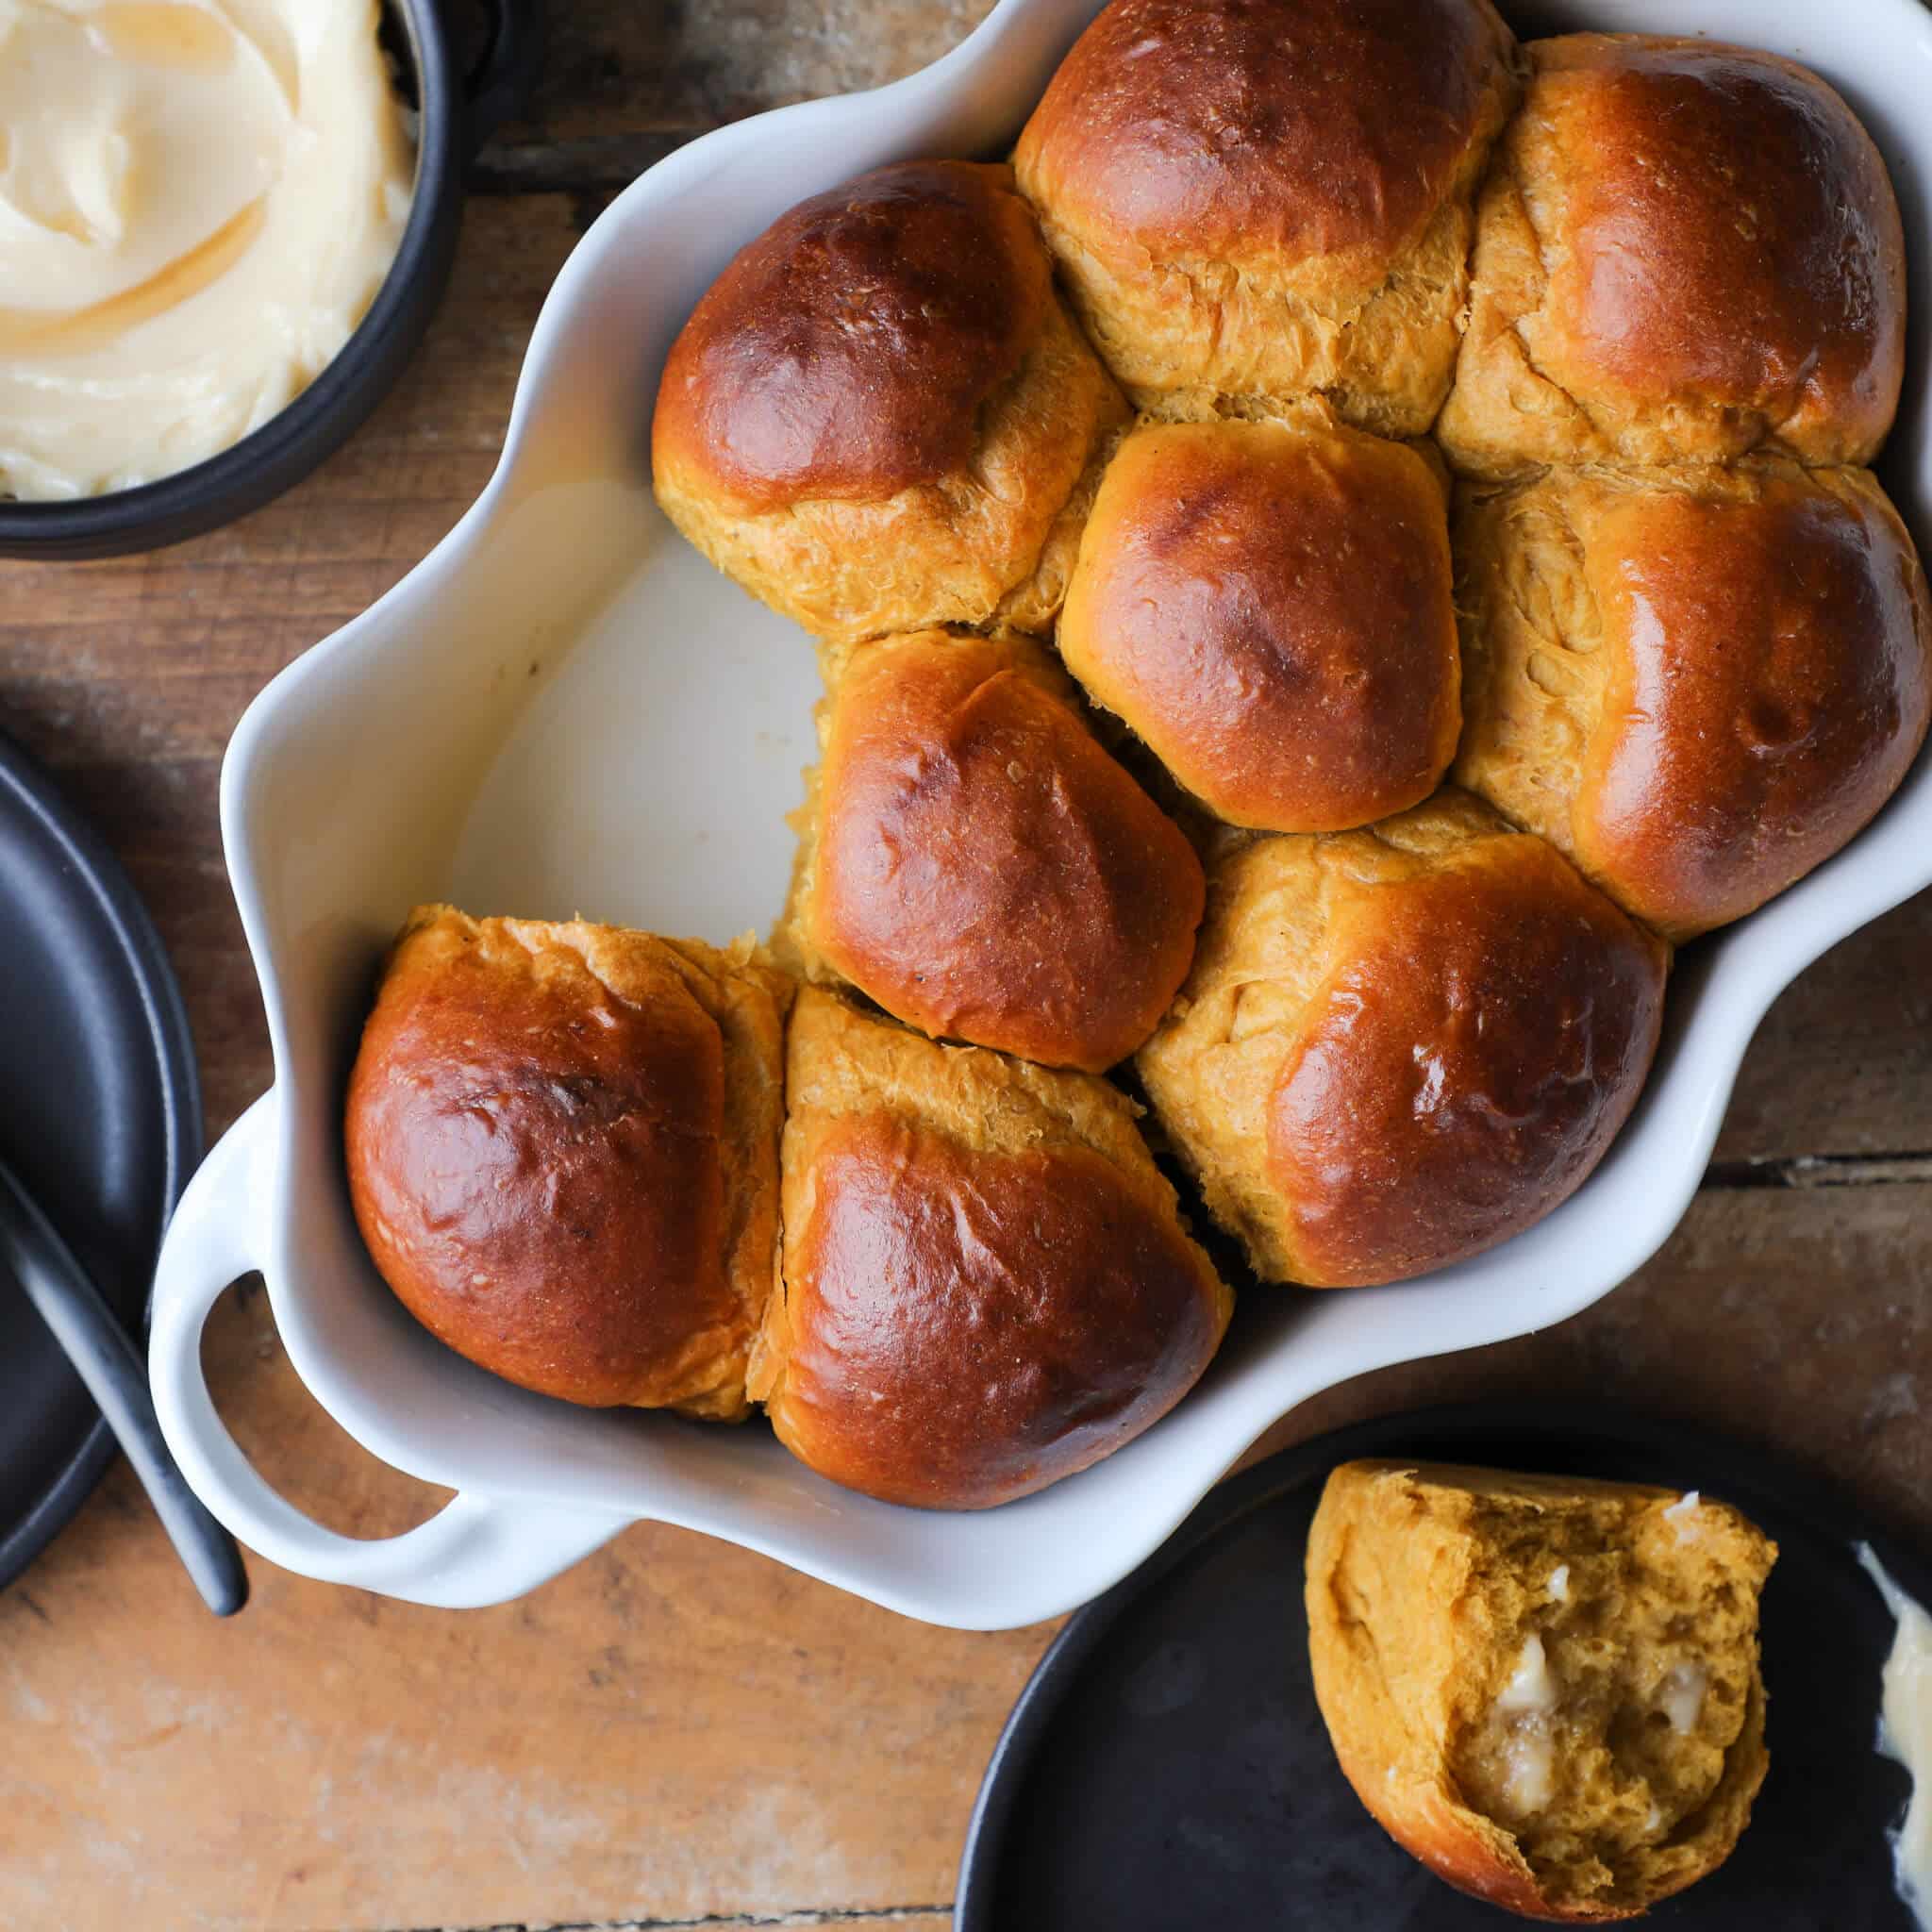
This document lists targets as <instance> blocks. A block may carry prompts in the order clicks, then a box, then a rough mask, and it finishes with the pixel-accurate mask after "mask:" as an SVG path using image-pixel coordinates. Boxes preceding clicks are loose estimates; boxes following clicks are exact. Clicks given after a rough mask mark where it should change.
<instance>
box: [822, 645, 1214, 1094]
mask: <svg viewBox="0 0 1932 1932" xmlns="http://www.w3.org/2000/svg"><path fill="white" fill-rule="evenodd" d="M830 668H831V670H832V692H831V696H830V698H829V699H828V700H827V702H826V705H825V707H824V710H823V711H822V714H821V721H822V729H823V733H824V762H823V764H822V765H821V767H820V770H819V773H818V775H817V778H816V781H815V783H814V785H813V788H812V793H811V798H810V801H809V803H808V814H809V818H808V824H807V825H806V828H805V840H806V847H807V855H806V858H805V859H804V862H803V868H802V873H801V879H800V887H801V890H800V892H799V895H798V901H797V906H796V908H795V913H794V921H795V923H794V927H793V937H794V939H795V941H796V942H797V946H798V951H799V953H800V954H801V955H802V957H803V959H804V962H805V965H806V970H807V971H808V972H810V973H812V974H814V975H815V976H824V975H825V974H828V973H829V974H837V975H839V976H841V977H843V978H845V979H848V980H850V981H851V982H852V983H853V984H854V985H856V986H858V987H859V988H860V989H862V990H863V991H865V992H867V993H868V994H870V995H871V996H872V998H874V1000H876V1001H877V1002H878V1003H879V1005H881V1006H882V1007H884V1008H886V1009H887V1011H889V1012H891V1013H893V1014H896V1015H897V1016H898V1017H899V1018H900V1019H902V1020H904V1021H906V1022H908V1024H911V1025H914V1026H918V1027H920V1028H921V1029H923V1030H924V1032H927V1033H930V1034H933V1035H935V1036H939V1037H943V1038H947V1039H954V1040H964V1041H973V1042H974V1043H976V1044H978V1045H982V1046H992V1047H998V1048H1000V1049H1001V1050H1003V1051H1005V1052H1008V1053H1018V1054H1024V1056H1025V1057H1026V1058H1029V1059H1035V1060H1041V1061H1044V1062H1045V1063H1047V1064H1048V1065H1052V1066H1073V1067H1084V1068H1086V1069H1088V1070H1089V1071H1091V1072H1095V1073H1097V1072H1099V1071H1101V1070H1102V1069H1104V1068H1107V1067H1109V1066H1112V1065H1113V1064H1114V1063H1115V1062H1116V1061H1118V1060H1121V1059H1124V1058H1126V1056H1127V1055H1128V1054H1130V1053H1131V1052H1133V1050H1134V1049H1135V1048H1136V1047H1137V1046H1139V1045H1140V1044H1141V1041H1143V1040H1145V1039H1146V1038H1147V1036H1148V1034H1149V1033H1151V1032H1152V1031H1153V1030H1154V1025H1155V1023H1156V1021H1158V1019H1159V1017H1160V1015H1161V1014H1162V1013H1163V1012H1164V1011H1165V1010H1166V1009H1167V1007H1168V1004H1169V1002H1170V1001H1171V1000H1172V999H1173V998H1174V992H1175V991H1176V989H1177V988H1178V987H1179V986H1180V983H1181V980H1182V978H1183V977H1184V976H1185V975H1186V973H1187V970H1188V962H1189V961H1190V960H1191V958H1192V957H1193V951H1194V929H1195V927H1196V926H1197V925H1199V924H1200V922H1201V909H1202V906H1203V903H1204V900H1205V891H1206V889H1205V885H1204V882H1203V878H1202V873H1201V863H1200V860H1199V859H1198V858H1196V857H1195V856H1194V851H1193V848H1192V847H1191V845H1190V844H1189V843H1188V841H1187V840H1186V839H1185V838H1184V837H1182V835H1181V833H1180V831H1179V829H1178V828H1177V827H1176V826H1175V825H1174V822H1173V821H1172V820H1171V819H1169V818H1168V817H1167V816H1166V814H1165V813H1163V812H1162V811H1161V810H1160V808H1158V806H1157V805H1156V804H1155V803H1154V801H1153V800H1152V799H1150V798H1149V797H1148V796H1147V794H1146V793H1145V792H1144V791H1142V790H1141V787H1140V786H1139V785H1138V784H1136V783H1135V781H1134V780H1133V778H1132V777H1130V776H1129V775H1128V774H1127V773H1126V772H1125V771H1124V769H1123V768H1122V767H1121V766H1120V765H1119V764H1118V763H1117V762H1116V761H1115V760H1114V759H1113V758H1111V757H1110V756H1109V755H1108V753H1107V752H1106V751H1105V750H1104V749H1103V748H1102V747H1101V745H1100V744H1099V742H1098V741H1096V740H1095V739H1094V737H1093V735H1092V733H1091V732H1090V731H1089V730H1088V728H1087V725H1086V724H1085V723H1084V722H1083V720H1082V719H1081V717H1080V715H1079V713H1078V711H1077V710H1076V709H1075V708H1074V704H1073V702H1072V693H1071V690H1070V687H1069V686H1068V683H1067V680H1066V678H1065V676H1064V675H1063V674H1062V673H1061V672H1060V670H1059V668H1058V665H1057V664H1056V663H1055V662H1054V660H1053V658H1051V657H1050V656H1049V654H1048V653H1047V652H1045V651H1044V650H1042V649H1041V647H1040V646H1039V645H1038V644H1036V643H1034V642H1032V641H1030V640H1029V639H1026V638H1024V637H1020V636H1017V635H1015V634H1012V633H1007V634H1004V635H1001V636H998V637H991V638H975V637H967V638H960V637H952V636H949V635H947V634H946V633H945V632H942V631H922V632H919V633H917V634H915V635H913V636H910V637H900V638H891V639H886V640H884V641H880V642H877V643H874V644H868V645H866V646H864V647H863V648H862V649H860V650H858V651H857V652H854V653H852V654H850V655H849V656H848V657H846V658H843V659H841V660H838V661H835V662H833V663H832V664H831V666H830Z"/></svg>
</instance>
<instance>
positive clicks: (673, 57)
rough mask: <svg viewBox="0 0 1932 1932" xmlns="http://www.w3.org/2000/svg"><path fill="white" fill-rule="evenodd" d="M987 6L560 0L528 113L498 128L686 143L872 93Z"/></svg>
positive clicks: (924, 1)
mask: <svg viewBox="0 0 1932 1932" xmlns="http://www.w3.org/2000/svg"><path fill="white" fill-rule="evenodd" d="M991 8H992V0H921V4H919V5H917V6H907V5H904V4H893V0H888V4H886V5H884V6H881V5H879V4H878V0H814V4H812V5H808V6H802V5H800V4H799V0H732V4H731V5H729V6H716V5H707V4H703V0H669V4H666V5H660V6H649V7H640V6H638V5H637V4H636V0H572V4H571V5H570V6H568V7H557V8H552V9H551V26H550V45H549V48H548V50H547V53H546V57H545V60H544V65H543V70H542V74H541V78H540V80H539V83H538V87H537V92H536V95H535V98H534V100H533V101H532V104H531V108H530V112H529V114H528V116H527V118H526V119H525V121H524V122H523V123H521V124H519V125H516V126H514V127H511V128H509V129H507V130H506V144H512V145H515V144H522V145H525V146H530V147H540V146H550V147H554V146H556V145H557V144H558V143H562V142H571V141H575V140H581V139H590V140H597V139H609V138H611V137H623V136H627V135H636V134H644V135H666V136H673V137H689V136H691V135H693V134H699V133H703V132H705V131H706V130H707V129H708V128H711V127H716V126H719V125H723V124H724V122H727V121H737V120H740V119H741V118H742V117H743V116H745V115H746V114H755V113H758V112H760V111H761V110H762V109H764V108H775V107H783V106H785V105H786V104H787V103H789V102H791V101H803V100H811V99H815V98H816V97H818V96H819V95H821V94H841V93H853V92H858V90H860V89H863V88H870V87H878V86H881V85H883V84H884V83H885V82H887V81H889V80H894V79H897V78H898V77H899V76H900V75H904V74H910V73H911V72H912V71H913V70H914V69H915V68H920V67H924V66H926V65H927V64H928V63H930V62H931V61H934V60H937V59H938V58H939V57H940V56H941V54H943V53H945V52H946V51H947V50H948V49H949V48H951V47H953V46H954V45H956V44H957V43H958V42H959V41H961V40H963V39H964V38H965V36H966V35H967V33H968V32H969V31H970V30H971V29H972V28H973V27H974V26H976V25H978V24H979V22H980V21H981V20H983V19H984V18H985V17H986V15H987V14H988V13H989V12H991Z"/></svg>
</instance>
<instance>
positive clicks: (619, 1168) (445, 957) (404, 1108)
mask: <svg viewBox="0 0 1932 1932" xmlns="http://www.w3.org/2000/svg"><path fill="white" fill-rule="evenodd" d="M790 997H791V987H790V983H789V982H788V981H787V980H786V979H785V978H784V977H783V975H781V974H777V973H774V972H773V971H771V970H770V969H769V968H768V967H765V966H763V965H761V964H760V963H758V960H757V959H756V958H754V957H753V956H752V952H751V949H750V947H749V946H740V947H737V948H734V949H732V950H730V951H728V952H720V951H717V950H715V949H714V948H712V947H710V946H706V945H701V944H699V943H698V942H697V941H692V940H660V939H655V938H653V937H652V936H651V935H650V934H648V933H641V932H626V931H623V930H621V929H618V928H616V927H612V926H603V925H587V924H583V923H582V922H581V921H578V922H573V923H572V924H541V923H540V922H537V921H534V920H523V919H482V920H477V919H470V918H466V917H465V916H464V915H463V914H462V913H460V912H458V911H457V910H456V909H455V908H452V907H448V906H424V907H419V908H417V910H416V911H415V912H413V913H411V914H410V916H409V920H408V924H406V925H405V926H404V927H403V930H402V934H401V936H400V938H399V939H398V940H397V941H396V944H395V949H394V951H393V952H392V954H391V957H390V960H389V964H388V968H387V970H386V971H385V973H384V974H383V979H382V985H381V988H380V991H378V993H377V995H376V1001H375V1010H374V1011H373V1012H372V1013H371V1014H370V1016H369V1022H368V1024H367V1026H366V1027H365V1028H364V1030H363V1035H362V1046H361V1051H360V1053H359V1054H358V1057H357V1059H356V1066H355V1071H354V1073H353V1074H351V1076H350V1080H349V1095H348V1108H347V1121H346V1144H347V1154H348V1169H349V1191H350V1195H351V1198H352V1200H353V1201H354V1203H355V1208H356V1219H357V1223H358V1225H359V1226H360V1228H361V1230H362V1238H363V1240H364V1241H366V1242H367V1243H368V1245H369V1252H370V1255H371V1256H372V1257H373V1258H374V1259H375V1265H376V1267H377V1269H378V1270H379V1271H380V1272H381V1274H382V1275H383V1277H384V1279H385V1280H387V1281H388V1283H389V1285H390V1287H391V1289H393V1290H394V1291H395V1293H396V1296H397V1298H398V1299H399V1300H400V1301H401V1302H402V1303H403V1305H404V1306H405V1307H407V1308H408V1310H409V1311H410V1313H411V1314H413V1315H414V1316H415V1317H416V1319H417V1320H418V1321H420V1322H421V1323H422V1324H424V1325H425V1327H426V1328H428V1329H429V1330H430V1331H431V1333H433V1334H435V1335H436V1336H438V1337H439V1338H440V1339H441V1341H445V1342H447V1343H448V1344H449V1346H450V1347H451V1348H453V1349H455V1350H456V1351H457V1352H458V1354H459V1355H463V1356H467V1357H469V1358H470V1359H471V1360H472V1361H474V1362H477V1363H480V1364H481V1365H482V1366H483V1367H484V1368H486V1369H490V1370H491V1371H492V1372H494V1373H495V1374H499V1375H502V1376H504V1377H506V1378H507V1379H508V1380H509V1381H512V1382H516V1383H519V1384H521V1385H522V1386H523V1387H524V1388H525V1389H535V1390H537V1391H539V1392H540V1393H542V1394H545V1395H557V1396H561V1397H562V1398H563V1399H564V1400H565V1401H568V1402H581V1403H587V1404H590V1405H592V1406H596V1407H608V1406H612V1405H617V1404H628V1405H631V1406H634V1407H675V1408H680V1409H683V1410H685V1411H686V1412H687V1413H689V1414H691V1415H700V1416H712V1417H718V1418H723V1419H725V1420H731V1419H735V1418H737V1417H739V1416H741V1415H742V1414H743V1413H744V1412H745V1396H744V1375H745V1361H746V1357H747V1355H748V1352H749V1349H750V1344H751V1341H752V1338H753V1336H754V1335H755V1334H756V1332H757V1330H758V1324H759V1322H760V1321H761V1320H762V1318H763V1315H764V1308H765V1302H766V1300H767V1299H768V1297H769V1295H770V1291H771V1282H772V1270H773V1259H774V1254H775V1253H776V1248H777V1227H778V1133H779V1128H780V1125H781V1124H782V1121H783V1115H784V1087H783V1073H784V1061H783V1052H784V1021H785V1011H786V1008H787V1005H788V1003H789V1000H790Z"/></svg>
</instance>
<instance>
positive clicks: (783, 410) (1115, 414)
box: [652, 161, 1126, 641]
mask: <svg viewBox="0 0 1932 1932" xmlns="http://www.w3.org/2000/svg"><path fill="white" fill-rule="evenodd" d="M1125 413H1126V412H1125V405H1124V402H1123V401H1122V399H1121V396H1120V392H1119V391H1117V390H1116V389H1115V387H1114V385H1113V383H1112V381H1111V380H1110V379H1109V377H1108V375H1107V373H1106V372H1105V371H1104V370H1103V369H1102V368H1101V366H1100V364H1099V363H1098V361H1096V360H1095V359H1094V356H1093V352H1092V350H1091V348H1089V347H1088V345H1087V342H1086V341H1085V339H1084V338H1083V337H1082V336H1081V334H1080V332H1079V330H1078V329H1077V328H1076V327H1074V324H1073V323H1072V322H1071V320H1070V319H1069V318H1068V315H1067V313H1066V311H1065V309H1064V308H1062V307H1061V305H1060V300H1059V297H1058V294H1057V293H1056V291H1055V289H1054V283H1053V269H1052V263H1051V261H1050V260H1049V258H1048V257H1047V254H1046V251H1045V249H1044V247H1043V246H1042V245H1041V239H1040V231H1039V228H1038V226H1037V225H1036V224H1035V222H1034V219H1033V215H1032V213H1031V211H1030V210H1029V209H1028V208H1027V206H1026V204H1025V203H1024V201H1022V200H1021V198H1020V197H1019V195H1018V194H1016V193H1015V192H1013V186H1012V175H1011V173H1010V171H1009V170H1008V169H1006V168H1004V167H991V166H984V165H980V164H976V163H972V162H967V161H906V162H901V163H899V164H898V165H896V166H893V167H888V168H880V169H877V170H875V171H874V173H872V174H870V175H862V176H861V177H860V178H859V179H858V180H857V181H853V182H849V183H848V184H847V185H846V186H844V187H842V188H837V189H834V190H832V191H831V192H829V193H827V194H819V195H814V196H813V197H812V198H811V199H810V200H808V201H804V202H801V203H800V204H799V205H798V206H797V207H796V208H793V209H792V210H791V212H790V213H789V214H786V215H782V216H780V217H779V219H778V220H777V221H776V222H774V224H773V225H772V226H771V227H770V228H768V229H767V230H766V231H765V233H764V234H763V235H761V236H760V237H759V238H758V240H757V241H756V242H752V243H751V244H750V245H749V246H748V247H746V248H744V249H742V250H741V251H740V253H739V254H738V256H737V257H736V258H734V259H733V260H732V262H731V263H730V265H729V266H728V267H727V268H726V269H725V271H724V274H723V275H720V276H719V277H718V279H717V281H716V282H714V283H713V284H712V285H711V288H710V291H709V292H708V294H706V296H705V297H704V299H703V300H702V301H700V302H699V304H698V306H697V308H695V309H694V310H693V311H692V312H691V320H690V321H689V322H687V323H686V324H685V325H684V329H683V331H682V333H680V335H679V336H678V338H677V340H676V341H675V343H674V344H673V345H672V350H671V355H670V358H669V360H668V361H667V362H666V364H665V366H664V375H663V379H662V381H661V383H660V384H659V387H658V406H657V413H656V417H655V420H654V423H653V426H652V467H653V471H654V475H655V480H656V485H657V491H658V502H659V503H660V504H661V505H662V506H663V508H664V510H665V512H666V514H667V515H669V517H670V518H671V520H672V522H673V523H675V525H677V527H678V528H679V529H680V530H682V531H683V532H684V534H685V535H686V536H687V537H688V538H690V540H691V542H692V543H694V544H695V545H696V546H697V547H698V549H700V550H701V551H703V552H704V554H705V555H706V556H707V557H708V558H710V559H711V561H712V562H713V563H715V564H716V565H717V566H718V568H719V569H720V570H723V571H724V572H726V573H727V574H728V575H731V576H734V577H736V578H737V579H738V581H739V582H740V583H741V584H742V585H743V586H744V588H745V589H746V590H748V591H751V592H752V594H753V595H754V596H757V597H761V598H763V599H764V601H765V602H766V603H767V604H769V605H771V606H772V607H773V608H774V609H776V610H781V611H783V612H784V613H785V614H786V615H787V616H789V617H791V618H795V619H796V620H797V621H798V623H800V624H802V625H805V627H806V628H807V629H808V630H809V631H813V632H815V633H816V634H817V635H818V636H820V637H822V638H826V639H830V640H833V641H853V640H857V639H861V638H869V637H877V636H880V635H882V634H884V633H885V632H888V631H898V630H911V629H916V628H917V627H918V626H920V625H928V624H958V625H988V624H991V623H993V622H995V621H998V622H1002V623H1006V624H1011V625H1018V626H1019V627H1020V628H1022V629H1026V630H1034V631H1044V630H1047V629H1049V628H1050V627H1051V625H1052V623H1053V618H1054V613H1055V612H1056V611H1057V610H1058V608H1059V602H1060V597H1061V595H1062V593H1063V591H1064V590H1065V587H1066V575H1067V572H1068V570H1069V569H1071V568H1072V565H1073V560H1074V543H1075V542H1076V541H1077V540H1078V538H1079V534H1080V527H1079V526H1080V518H1081V516H1082V514H1083V513H1084V510H1085V506H1086V501H1087V497H1088V495H1089V493H1090V492H1091V485H1092V481H1093V477H1094V475H1095V474H1097V471H1096V469H1095V462H1096V458H1098V456H1099V454H1100V452H1101V449H1102V446H1103V444H1104V442H1105V441H1107V440H1108V437H1109V436H1110V434H1111V433H1112V432H1113V431H1114V430H1116V429H1117V428H1118V427H1119V426H1120V425H1122V424H1123V423H1124V420H1125Z"/></svg>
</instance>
